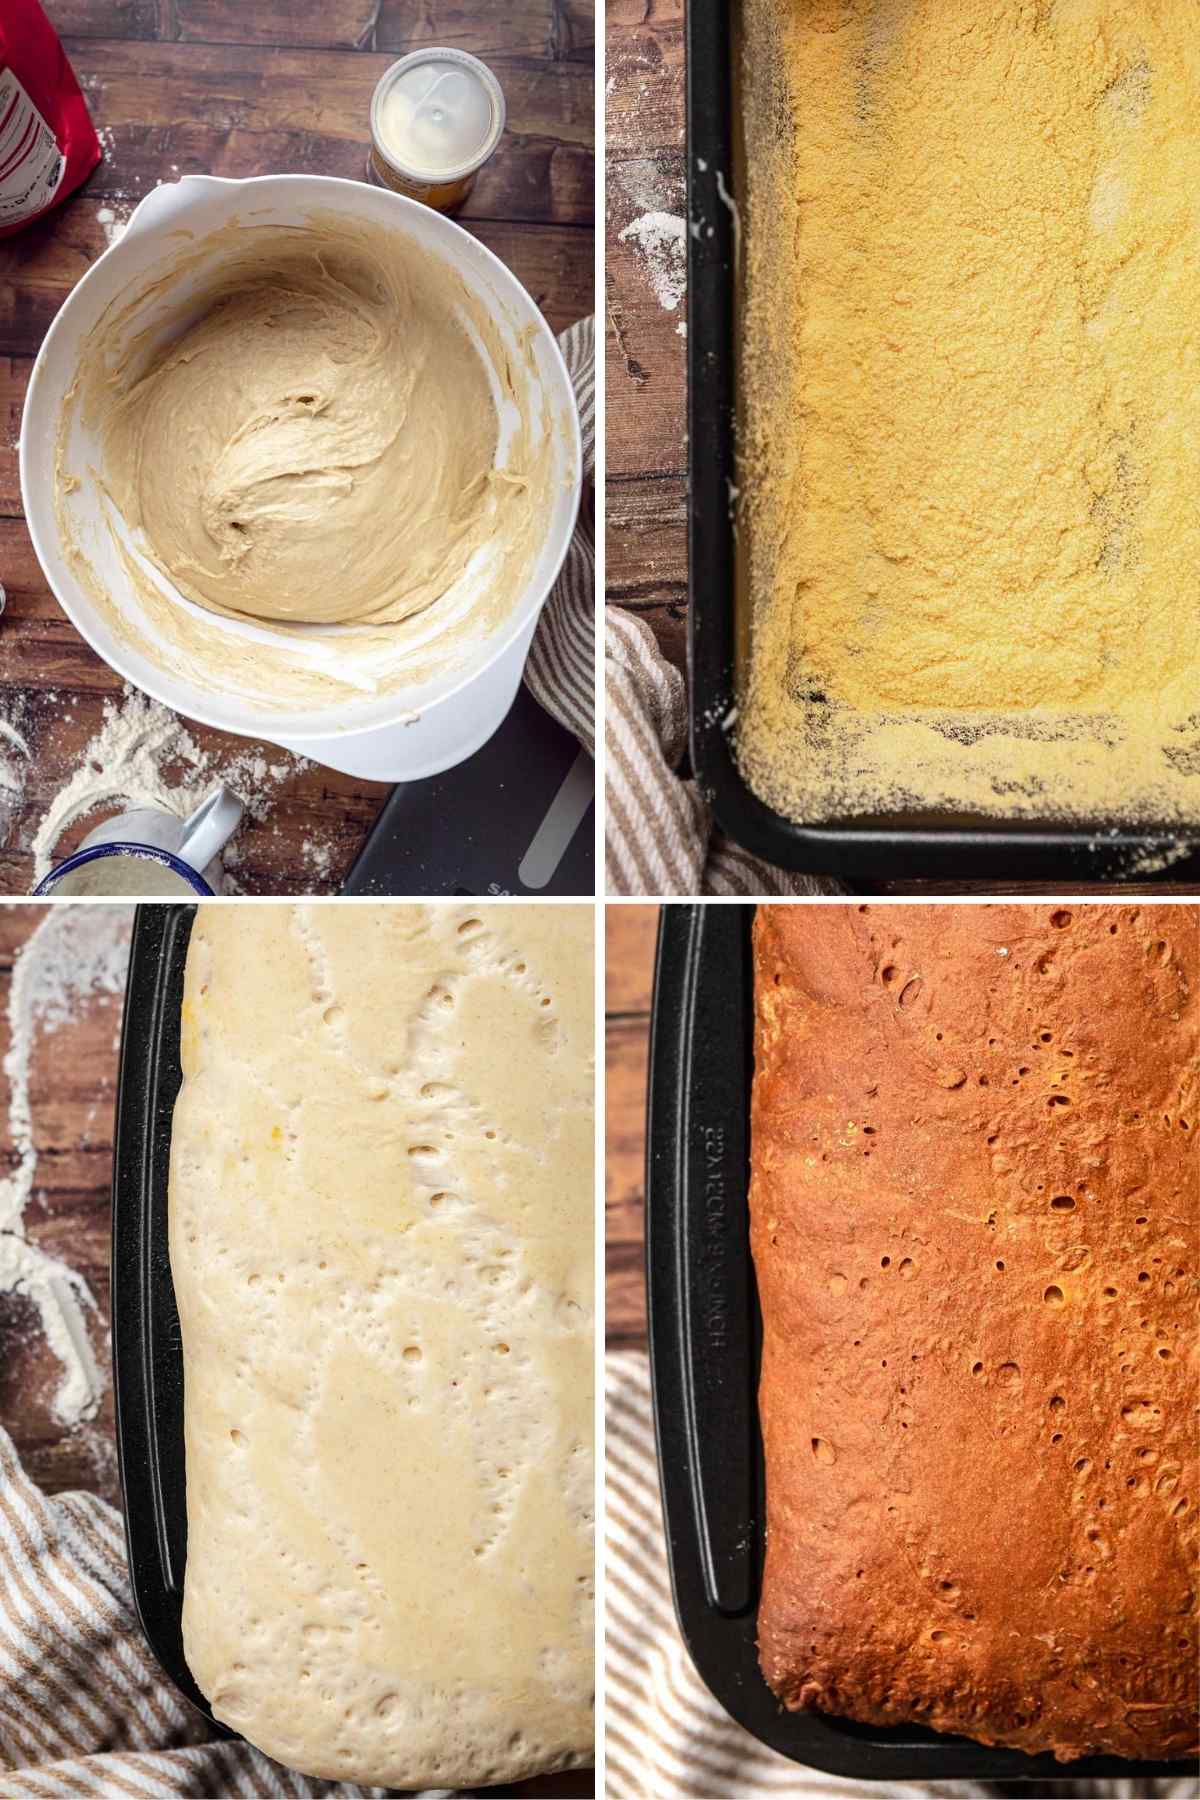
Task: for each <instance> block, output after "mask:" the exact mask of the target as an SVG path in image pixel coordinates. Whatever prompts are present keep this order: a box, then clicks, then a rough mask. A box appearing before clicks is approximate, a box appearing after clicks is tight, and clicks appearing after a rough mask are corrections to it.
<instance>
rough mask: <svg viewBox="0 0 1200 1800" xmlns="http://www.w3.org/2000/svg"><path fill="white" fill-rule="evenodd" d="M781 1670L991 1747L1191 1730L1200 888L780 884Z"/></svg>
mask: <svg viewBox="0 0 1200 1800" xmlns="http://www.w3.org/2000/svg"><path fill="white" fill-rule="evenodd" d="M754 962H755V1018H756V1025H755V1075H754V1093H753V1112H752V1153H751V1182H750V1207H751V1227H752V1245H753V1253H754V1261H755V1268H756V1271H757V1279H758V1288H759V1296H760V1300H761V1306H762V1318H763V1355H762V1382H761V1390H760V1414H761V1421H762V1433H763V1440H764V1445H765V1454H766V1483H767V1493H766V1498H767V1548H766V1566H765V1571H764V1576H763V1587H762V1598H761V1604H760V1608H759V1651H760V1657H761V1663H762V1669H763V1673H764V1675H765V1676H766V1679H767V1681H768V1682H769V1683H770V1685H771V1687H772V1688H773V1689H774V1691H775V1692H776V1694H778V1696H779V1698H780V1699H781V1700H782V1701H783V1703H784V1705H785V1706H787V1707H789V1708H792V1709H798V1708H816V1709H819V1710H821V1711H823V1712H828V1713H834V1714H842V1715H845V1716H847V1717H849V1718H853V1719H857V1720H861V1721H864V1722H867V1723H870V1724H875V1725H896V1724H899V1723H901V1722H904V1721H914V1720H915V1721H920V1722H922V1723H924V1724H927V1725H930V1726H932V1727H933V1728H935V1729H936V1730H939V1731H946V1732H958V1733H963V1734H965V1735H967V1736H968V1737H972V1738H976V1739H978V1740H980V1741H981V1742H983V1743H987V1744H1006V1745H1012V1746H1015V1747H1016V1748H1018V1749H1021V1750H1026V1751H1031V1752H1033V1751H1047V1750H1049V1751H1052V1752H1053V1753H1054V1755H1055V1756H1057V1757H1058V1758H1060V1759H1061V1760H1063V1761H1066V1760H1068V1759H1070V1758H1073V1757H1078V1756H1083V1755H1086V1754H1088V1753H1091V1752H1095V1753H1101V1752H1107V1753H1111V1754H1114V1755H1117V1756H1125V1757H1134V1758H1175V1757H1183V1756H1185V1755H1187V1754H1189V1753H1194V1751H1195V1748H1196V1744H1197V1711H1198V1693H1197V1669H1198V1666H1200V1664H1198V1655H1200V1648H1198V1643H1197V1611H1196V1589H1197V1579H1196V1574H1197V1569H1196V1546H1197V1520H1198V1517H1200V1474H1198V1469H1197V1424H1196V1417H1197V1399H1198V1384H1197V1361H1196V1335H1195V1318H1196V1314H1195V1299H1196V1291H1197V1228H1198V1223H1200V1176H1198V1173H1197V1166H1196V1156H1195V1149H1194V1146H1195V1142H1196V1137H1197V1133H1198V1131H1200V1092H1198V1089H1200V1075H1198V1061H1197V1055H1198V1022H1200V908H1197V907H1196V906H1193V905H1175V906H1171V905H1155V906H1147V905H1140V906H1139V905H1128V906H1108V905H1080V904H1073V905H1071V906H1063V905H1021V906H1017V905H942V906H870V907H868V906H841V905H838V906H784V905H779V906H765V907H760V908H759V909H758V914H757V918H756V921H755V929H754Z"/></svg>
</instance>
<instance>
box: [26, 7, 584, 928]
mask: <svg viewBox="0 0 1200 1800" xmlns="http://www.w3.org/2000/svg"><path fill="white" fill-rule="evenodd" d="M47 12H48V13H49V15H50V18H51V20H52V22H53V23H54V24H55V26H56V28H57V29H58V30H59V32H60V33H61V34H62V36H63V40H64V45H65V48H66V50H67V53H68V55H69V57H70V59H71V62H72V65H73V67H74V69H75V72H76V75H77V77H78V79H79V81H80V85H81V87H82V88H83V91H84V94H85V96H86V98H87V101H88V105H89V108H90V110H91V114H92V118H93V121H94V123H95V125H96V127H97V130H98V132H99V134H100V139H101V144H102V147H103V151H104V160H103V161H102V162H101V164H100V166H99V167H98V168H97V169H96V171H95V172H94V174H93V175H92V176H91V177H90V179H89V180H88V182H87V183H86V184H85V186H84V187H83V188H82V189H81V190H80V191H79V192H78V193H77V194H76V195H75V196H73V197H72V198H71V199H69V200H68V201H67V202H66V203H65V204H64V205H62V206H61V207H59V208H57V209H56V210H55V211H54V212H52V213H50V214H49V215H47V217H46V218H45V219H43V220H41V221H39V222H38V223H37V224H35V225H33V226H31V227H30V228H29V229H28V230H26V231H23V232H20V233H18V234H16V235H15V236H13V237H11V238H7V239H3V240H0V582H2V583H3V586H4V588H5V591H6V596H7V605H6V609H5V612H4V615H3V618H2V620H0V739H3V737H4V735H5V734H4V732H3V729H2V728H3V726H5V725H7V726H9V727H10V728H12V729H15V730H16V731H17V732H18V733H19V734H20V735H21V736H22V737H23V738H24V739H25V741H26V743H27V745H28V755H27V756H25V755H23V754H19V753H17V754H9V750H8V746H7V745H2V746H0V755H2V756H3V761H4V765H5V768H6V769H7V771H8V773H9V775H10V776H11V778H12V781H13V783H14V784H15V786H13V787H10V788H9V789H8V790H7V791H6V790H5V787H4V782H3V779H2V776H3V773H4V771H3V770H0V892H4V893H10V894H22V893H27V892H28V891H29V887H30V884H31V878H32V868H33V862H32V857H31V845H32V842H33V839H34V837H35V834H36V833H37V831H38V827H39V825H40V824H41V823H42V821H43V820H44V819H45V817H46V815H47V813H48V811H49V809H50V808H51V805H52V803H53V801H54V799H55V797H56V795H58V794H59V792H60V790H61V789H62V788H63V787H64V786H65V784H66V783H67V782H68V781H69V780H70V778H71V776H72V775H73V774H74V773H75V772H76V771H77V770H78V769H79V768H80V766H81V764H82V761H83V758H84V752H85V750H86V748H87V746H88V744H89V743H90V742H91V741H92V740H93V739H94V737H95V736H96V734H97V732H98V731H99V730H100V728H101V726H102V724H103V720H104V709H105V706H106V704H110V705H111V704H115V703H119V702H120V700H121V697H122V684H121V682H120V680H119V679H118V677H117V676H116V675H115V674H113V673H112V671H110V670H109V669H108V668H107V666H106V665H105V664H103V663H102V662H101V661H100V660H99V658H98V657H97V656H96V655H95V654H94V653H93V652H92V651H91V650H90V649H89V648H88V646H87V645H86V644H85V643H84V642H83V640H82V639H81V638H80V636H79V634H78V633H77V632H76V631H75V629H74V627H73V626H72V625H71V624H70V623H69V622H68V620H67V619H66V616H65V615H64V614H63V612H62V611H61V609H60V608H59V606H58V604H57V602H56V601H55V599H54V597H53V595H52V594H51V592H50V589H49V587H48V585H47V583H46V581H45V579H44V578H43V576H42V573H41V570H40V568H39V566H38V563H37V560H36V558H35V556H34V554H33V548H32V545H31V544H30V541H29V537H28V534H27V532H26V530H25V527H24V523H23V520H22V517H21V502H20V491H19V482H18V474H17V454H16V451H17V438H18V434H19V430H20V418H21V408H22V406H23V403H24V397H25V391H26V387H27V384H28V380H29V374H30V370H31V367H32V363H33V358H34V356H35V355H36V353H37V350H38V348H39V346H40V344H41V341H42V338H43V337H44V335H45V333H46V330H47V328H48V326H49V325H50V323H51V321H52V320H53V318H54V316H55V314H56V313H57V311H58V309H59V307H60V306H61V305H62V303H63V301H64V299H65V298H66V296H67V294H68V293H69V292H70V290H71V288H72V287H73V286H74V284H75V283H76V282H77V281H78V280H79V278H80V276H82V275H83V274H84V273H85V272H86V271H87V269H88V268H90V267H91V265H92V263H93V262H94V261H95V260H96V258H97V256H99V255H100V253H101V252H102V251H103V250H104V249H105V247H106V244H107V242H108V239H109V237H110V236H111V235H113V234H114V233H116V232H119V230H120V229H121V227H122V226H123V224H124V223H125V221H126V220H127V219H128V217H129V215H130V213H131V212H132V210H133V208H134V206H135V205H136V204H137V202H138V201H139V200H140V199H142V198H143V197H144V195H145V194H147V193H148V192H150V190H151V189H152V188H154V187H155V186H156V185H158V184H159V183H160V182H162V181H173V180H176V179H178V177H179V176H181V175H186V174H191V173H212V174H217V175H225V176H247V175H259V174H269V173H280V172H306V173H316V174H324V175H338V176H344V177H349V178H361V177H362V176H363V174H364V171H365V164H366V156H367V149H368V140H369V134H368V128H367V115H368V108H369V103H370V97H371V92H372V89H373V88H374V85H375V83H376V81H377V80H378V78H379V75H380V74H381V72H382V71H383V70H384V69H385V68H387V66H388V65H389V63H390V62H392V61H393V60H394V59H395V57H396V56H397V55H399V54H402V53H403V52H404V51H406V50H408V49H411V48H415V47H417V46H419V45H420V44H423V43H431V42H436V43H441V44H449V45H453V46H456V47H458V48H461V49H464V50H468V51H471V52H472V53H474V54H476V55H480V56H482V57H484V58H485V60H487V61H488V62H489V63H490V65H491V66H492V67H493V68H494V69H495V70H496V73H497V75H498V76H499V78H500V81H501V83H502V85H503V87H504V90H505V96H506V100H507V106H508V127H507V131H506V134H505V137H504V139H503V141H502V143H501V146H500V148H499V150H498V152H497V154H496V156H495V157H494V158H493V160H492V161H491V163H489V164H488V165H487V167H486V168H485V169H484V171H483V172H482V173H481V175H480V178H479V180H478V182H477V183H476V186H475V189H474V192H473V193H472V195H471V197H470V199H469V201H468V203H467V206H466V207H465V209H464V211H463V213H462V214H461V215H460V217H461V222H462V223H463V224H464V225H465V226H466V227H467V228H468V229H469V230H471V231H472V232H474V233H475V234H476V235H477V236H478V237H479V238H480V239H481V241H482V242H483V243H485V244H486V245H487V246H488V248H489V249H491V250H493V251H494V252H495V253H496V255H497V256H499V257H500V258H501V260H502V261H504V262H505V263H507V264H508V265H509V267H510V268H512V269H513V271H514V272H515V273H516V274H517V276H518V277H519V278H520V280H521V281H522V282H523V283H524V284H525V286H526V287H527V288H528V289H529V291H530V293H531V294H532V295H533V298H534V299H535V301H536V302H537V304H538V305H539V306H540V307H541V309H542V311H543V312H544V313H545V315H546V318H547V319H548V321H549V323H550V324H551V326H552V327H553V328H554V329H555V330H556V331H557V330H562V329H564V328H565V327H566V326H567V325H569V324H571V323H572V322H573V321H574V320H575V319H578V318H581V317H583V316H584V315H585V314H587V313H589V312H591V311H592V310H593V308H594V268H593V254H594V252H593V242H594V232H593V227H594V152H593V135H594V106H595V101H594V23H593V9H592V6H591V4H590V0H515V3H514V4H513V5H512V6H506V7H497V6H494V5H491V4H489V3H488V0H290V3H289V0H48V4H47ZM189 730H190V732H191V736H192V737H193V739H194V741H195V743H196V745H197V746H198V748H199V750H200V751H201V752H202V753H203V754H204V755H206V756H207V757H208V758H210V759H211V769H212V779H213V780H214V781H215V780H216V779H219V778H220V777H221V776H222V775H225V774H228V773H229V772H230V770H231V769H232V770H233V776H234V785H235V786H238V787H239V790H240V791H242V792H243V795H244V797H247V798H253V799H254V800H255V806H254V809H253V810H254V812H255V814H256V815H257V816H255V817H252V818H250V819H248V820H247V822H246V824H245V825H244V826H243V828H242V830H241V832H240V834H239V837H238V839H237V842H236V845H235V847H234V851H233V855H232V857H231V859H230V862H231V865H232V866H231V873H232V875H233V879H234V880H235V882H236V883H237V885H238V887H239V888H240V889H241V890H242V891H245V892H248V893H308V892H317V893H320V892H331V891H334V890H335V889H336V888H337V887H338V885H339V884H340V882H341V880H342V878H343V877H344V876H345V874H346V872H347V871H348V869H349V867H350V864H351V863H352V862H353V860H354V857H355V855H356V854H357V852H358V850H359V849H360V848H361V845H362V843H363V840H364V838H365V836H366V833H367V831H368V830H369V828H370V825H371V823H372V822H373V820H374V817H375V815H376V813H377V811H378V808H379V805H380V803H381V801H382V799H383V798H384V797H385V795H386V793H387V792H388V788H387V787H386V786H385V785H383V784H381V783H377V782H369V781H362V780H359V779H357V778H355V777H352V776H344V775H338V774H335V773H334V772H332V771H330V770H325V769H320V768H317V767H315V766H312V765H308V764H304V763H301V762H300V761H298V760H297V759H295V758H291V757H289V756H287V755H286V753H283V752H280V751H278V750H276V749H275V748H274V747H273V746H270V745H265V744H258V743H255V742H253V741H252V740H248V739H238V738H233V737H231V736H230V735H228V734H226V733H222V732H217V731H212V730H209V729H208V728H206V727H203V726H195V727H191V726H189ZM259 755H261V756H262V757H263V758H264V759H265V760H266V762H267V763H268V764H270V765H271V766H272V767H274V768H276V769H278V771H279V778H278V779H270V780H268V781H267V782H266V784H265V785H264V784H263V783H261V782H258V781H257V780H256V771H255V769H254V766H253V765H254V762H255V758H256V757H257V756H259ZM247 771H248V772H247ZM107 810H108V811H110V812H111V811H115V810H117V808H116V806H115V805H113V806H110V807H109V808H108V809H107ZM102 816H103V813H102V812H99V811H98V812H97V813H96V814H94V815H93V816H92V817H91V818H89V819H86V820H81V821H80V822H79V823H78V824H77V825H76V826H75V827H74V828H73V829H72V830H71V831H70V832H68V833H67V834H66V835H65V836H64V837H63V838H62V840H61V841H60V843H59V846H58V849H59V852H60V853H65V852H67V851H68V850H70V849H72V848H74V846H75V844H76V843H77V841H78V839H79V838H80V837H82V836H83V835H84V834H85V833H86V831H87V830H88V829H89V828H90V827H91V826H92V825H94V824H96V823H98V821H99V819H100V818H101V817H102Z"/></svg>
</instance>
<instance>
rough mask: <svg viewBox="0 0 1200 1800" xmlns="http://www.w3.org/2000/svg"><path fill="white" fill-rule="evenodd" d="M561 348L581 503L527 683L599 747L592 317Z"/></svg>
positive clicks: (588, 746)
mask: <svg viewBox="0 0 1200 1800" xmlns="http://www.w3.org/2000/svg"><path fill="white" fill-rule="evenodd" d="M558 345H559V349H560V350H561V351H562V353H563V359H564V361H565V362H566V365H567V372H568V374H569V375H570V377H571V385H572V387H573V388H574V390H575V404H576V406H577V407H578V409H579V430H580V435H581V437H582V439H583V481H584V494H583V502H582V504H581V506H580V509H579V519H578V522H577V524H576V526H575V535H574V537H573V538H572V540H571V547H570V549H569V550H568V551H567V559H566V561H565V562H564V564H563V566H562V571H561V573H560V575H559V577H558V580H557V581H556V582H555V584H554V587H553V590H552V591H551V594H550V598H549V599H548V600H547V602H546V604H545V607H544V608H543V609H542V616H541V618H540V619H539V620H538V627H537V630H536V631H535V632H534V634H533V643H532V644H531V645H530V648H529V659H528V661H527V662H526V664H525V685H526V687H527V688H528V689H529V691H530V693H531V694H532V695H533V697H534V699H535V700H536V701H537V702H538V704H539V705H541V706H544V707H545V709H546V711H547V712H548V713H549V714H550V716H551V717H552V718H555V719H557V720H558V722H559V724H560V725H565V726H566V728H567V730H568V731H571V732H574V734H575V736H576V737H577V738H578V739H579V742H580V743H581V744H582V745H583V747H584V749H585V750H586V751H587V753H588V755H589V756H594V755H595V754H596V544H595V536H594V527H593V517H594V500H593V498H592V484H593V482H594V480H595V471H596V388H595V381H596V332H595V321H594V320H592V319H581V320H580V321H579V323H578V324H577V325H572V326H571V328H570V330H569V331H564V332H563V333H562V335H561V336H560V338H559V340H558Z"/></svg>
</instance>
